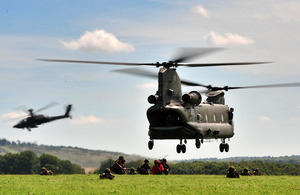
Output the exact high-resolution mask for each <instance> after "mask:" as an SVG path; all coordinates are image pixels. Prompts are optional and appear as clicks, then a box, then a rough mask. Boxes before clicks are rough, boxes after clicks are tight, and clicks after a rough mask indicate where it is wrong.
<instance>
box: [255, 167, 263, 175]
mask: <svg viewBox="0 0 300 195" xmlns="http://www.w3.org/2000/svg"><path fill="white" fill-rule="evenodd" d="M253 175H262V173H261V172H260V171H259V169H258V168H256V169H255V170H254V171H253Z"/></svg>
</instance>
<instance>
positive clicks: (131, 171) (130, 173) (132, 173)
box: [128, 167, 137, 175]
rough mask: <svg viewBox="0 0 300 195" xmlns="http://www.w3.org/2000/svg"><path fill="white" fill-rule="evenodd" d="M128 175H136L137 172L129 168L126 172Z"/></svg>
mask: <svg viewBox="0 0 300 195" xmlns="http://www.w3.org/2000/svg"><path fill="white" fill-rule="evenodd" d="M128 174H129V175H136V174H137V172H136V170H135V168H133V167H131V168H130V170H129V171H128Z"/></svg>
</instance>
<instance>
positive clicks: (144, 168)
mask: <svg viewBox="0 0 300 195" xmlns="http://www.w3.org/2000/svg"><path fill="white" fill-rule="evenodd" d="M137 170H138V172H139V173H140V174H142V175H149V174H150V171H151V167H150V165H149V160H148V159H145V160H144V163H143V164H141V165H140V166H139V167H138V168H137Z"/></svg>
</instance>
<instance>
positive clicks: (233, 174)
mask: <svg viewBox="0 0 300 195" xmlns="http://www.w3.org/2000/svg"><path fill="white" fill-rule="evenodd" d="M226 177H228V178H240V175H239V174H238V172H237V171H236V170H235V168H234V167H233V166H231V167H229V169H228V172H227V175H226Z"/></svg>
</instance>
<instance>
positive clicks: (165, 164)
mask: <svg viewBox="0 0 300 195" xmlns="http://www.w3.org/2000/svg"><path fill="white" fill-rule="evenodd" d="M162 166H163V167H164V174H165V175H169V171H170V167H169V165H168V163H167V159H165V158H163V159H162Z"/></svg>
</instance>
